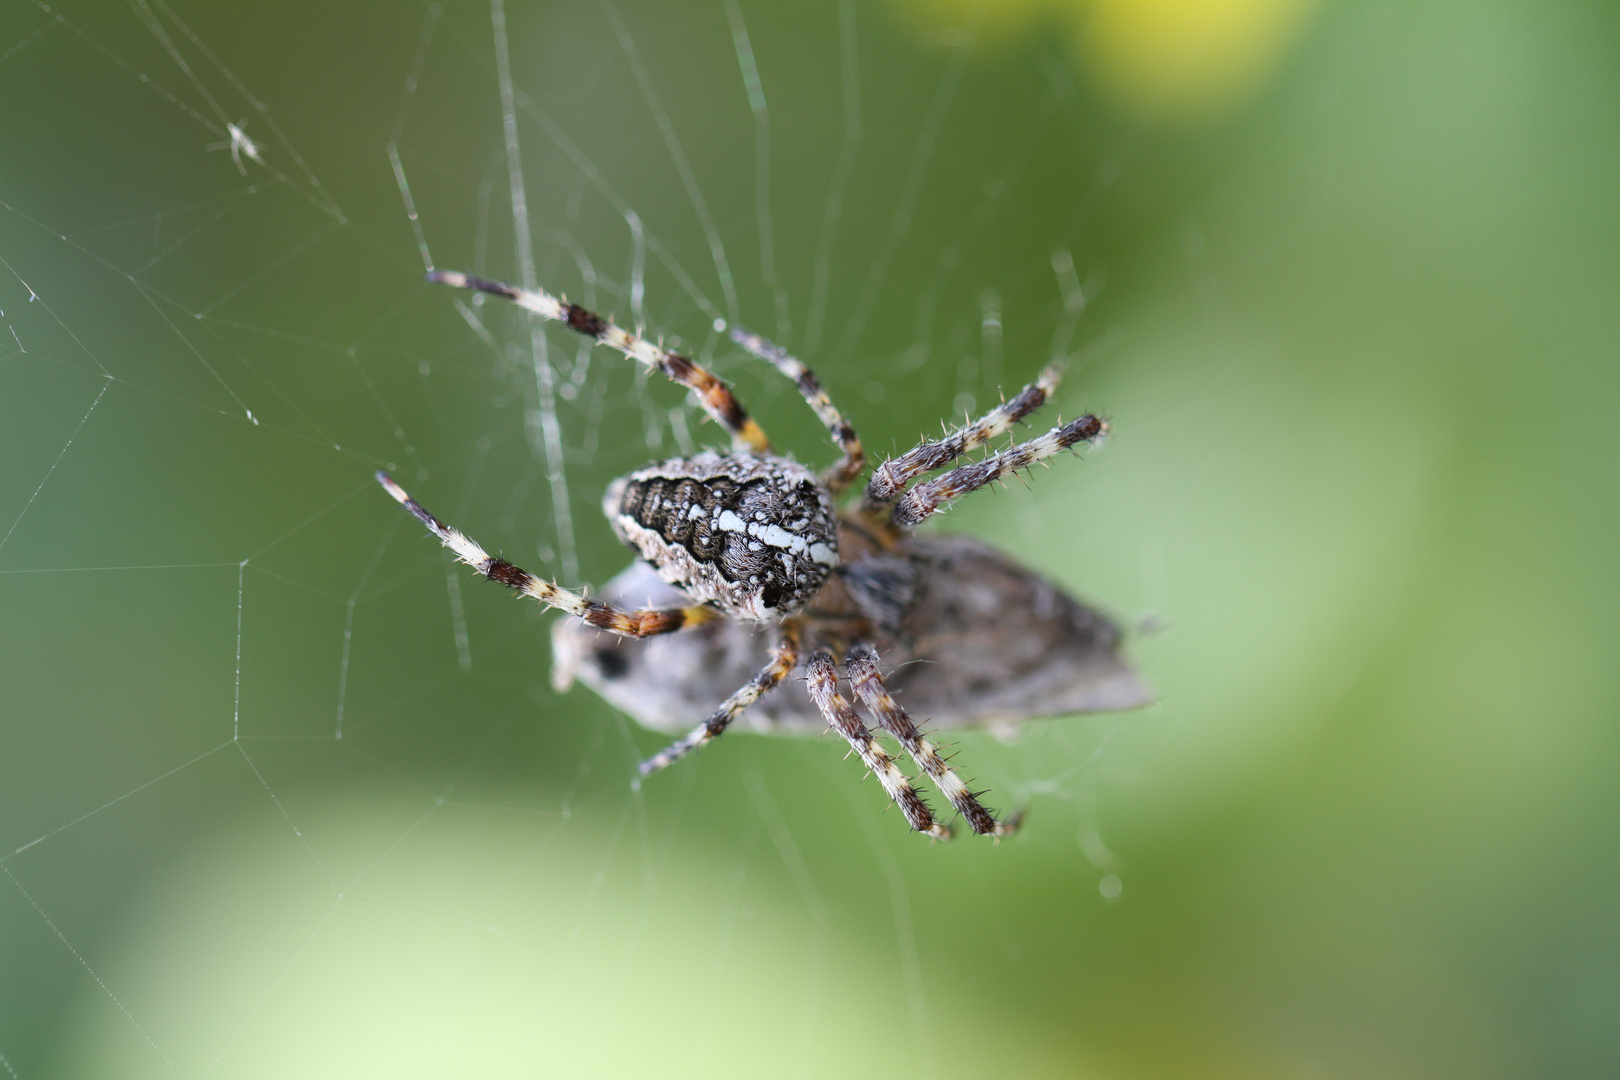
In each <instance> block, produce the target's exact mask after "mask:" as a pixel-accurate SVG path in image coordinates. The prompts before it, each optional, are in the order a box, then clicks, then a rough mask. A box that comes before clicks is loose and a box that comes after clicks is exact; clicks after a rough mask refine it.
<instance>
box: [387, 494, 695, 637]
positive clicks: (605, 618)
mask: <svg viewBox="0 0 1620 1080" xmlns="http://www.w3.org/2000/svg"><path fill="white" fill-rule="evenodd" d="M377 482H378V483H379V484H381V485H382V486H383V489H384V490H385V491H387V492H388V494H390V495H392V496H393V497H394V499H395V500H396V501H398V502H399V504H400V505H401V506H403V507H404V508H405V509H407V510H409V511H410V512H411V513H412V514H414V515H415V516H416V519H417V520H418V521H420V522H421V523H422V524H423V525H426V526H427V527H428V530H429V531H430V532H432V533H433V535H434V536H437V537H438V538H439V542H440V543H442V544H443V545H444V546H445V547H447V548H449V549H450V550H451V551H453V552H455V554H456V558H457V559H459V560H461V561H462V562H464V563H466V564H467V565H468V566H470V567H472V568H473V569H474V570H476V571H478V572H479V573H480V574H483V575H484V576H485V577H487V578H489V580H491V581H493V582H495V583H497V584H499V585H505V586H506V587H507V588H510V589H516V590H517V591H518V592H520V593H523V594H524V595H526V596H532V597H534V598H535V599H536V600H538V601H540V602H541V603H542V604H545V605H547V606H548V607H554V608H558V609H560V610H562V611H566V612H567V613H568V614H570V615H577V616H579V617H580V618H581V619H584V620H585V621H586V622H587V623H589V624H590V625H592V626H594V627H596V628H598V629H600V630H607V631H610V632H611V633H615V634H619V635H621V636H623V637H649V636H651V635H653V634H668V633H670V632H672V631H675V630H685V629H687V628H688V627H692V626H699V625H701V624H703V623H706V622H708V621H709V620H710V619H712V618H714V617H715V612H714V610H713V609H711V608H707V607H703V606H701V605H700V606H695V607H685V608H663V609H657V610H646V611H626V610H624V609H623V608H620V607H615V606H614V605H612V604H607V603H603V602H602V601H600V600H591V599H588V598H587V597H585V596H584V595H583V594H581V593H577V592H572V591H570V590H568V589H564V588H562V587H561V586H559V585H557V584H555V583H554V582H550V581H542V580H541V579H539V578H537V577H535V576H534V575H533V574H531V573H529V572H528V571H527V570H524V569H522V568H521V567H517V566H513V565H512V564H511V563H509V562H507V561H506V560H505V559H503V558H501V557H499V556H498V555H491V554H489V553H488V552H487V551H485V550H484V549H483V548H482V547H480V546H479V545H478V542H477V541H475V540H473V539H471V538H470V537H468V536H466V535H465V534H463V533H462V532H460V531H459V530H456V529H452V528H451V527H450V526H448V525H446V524H444V522H442V521H440V520H439V519H438V518H436V517H434V516H433V515H432V514H430V513H428V512H427V511H426V510H424V509H423V508H422V504H421V503H419V502H417V501H416V500H415V499H413V498H411V497H410V496H409V495H407V494H405V489H404V488H402V487H400V486H399V485H398V484H396V483H394V480H393V478H392V477H391V476H389V475H388V474H387V473H384V472H379V473H378V474H377Z"/></svg>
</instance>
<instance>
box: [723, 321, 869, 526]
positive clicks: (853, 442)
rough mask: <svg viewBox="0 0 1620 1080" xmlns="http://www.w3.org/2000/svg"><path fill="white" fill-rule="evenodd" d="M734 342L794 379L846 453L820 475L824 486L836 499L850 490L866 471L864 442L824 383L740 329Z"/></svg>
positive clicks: (777, 348)
mask: <svg viewBox="0 0 1620 1080" xmlns="http://www.w3.org/2000/svg"><path fill="white" fill-rule="evenodd" d="M731 340H732V341H735V342H736V343H737V344H738V345H741V346H742V347H743V348H744V349H747V350H748V351H749V352H750V353H752V354H753V355H755V356H757V357H759V358H760V359H761V360H763V361H765V362H766V363H768V364H770V365H771V366H772V367H774V368H776V370H777V371H780V372H781V373H782V374H784V375H786V376H787V377H788V378H790V379H792V380H793V382H794V385H796V386H797V387H798V388H799V393H801V394H803V395H804V400H805V401H806V402H808V403H809V405H810V408H811V409H812V410H814V412H815V414H816V416H817V417H819V418H820V420H821V422H822V423H823V424H825V425H827V432H828V434H830V435H831V436H832V439H833V442H835V443H837V444H838V447H839V449H841V450H843V452H844V456H843V457H842V458H840V459H839V460H838V461H836V462H834V463H833V464H832V465H829V466H828V467H827V469H826V470H825V471H824V472H823V473H822V474H821V482H822V484H823V485H824V486H825V487H826V488H827V490H828V491H830V492H832V494H833V495H834V496H835V497H836V496H837V495H838V494H839V493H840V492H842V491H843V490H844V489H845V488H847V487H849V485H850V482H851V481H852V480H854V479H855V478H856V477H857V476H859V475H860V474H861V470H862V469H864V468H866V451H865V450H863V449H862V448H861V440H860V437H859V436H857V435H856V434H855V428H854V427H853V426H851V424H850V422H849V421H848V420H845V419H844V415H843V414H842V413H840V412H839V411H838V407H837V406H836V405H834V404H833V403H832V399H831V398H830V397H828V396H827V391H825V390H823V389H822V388H821V382H820V381H819V380H818V379H817V378H816V376H815V374H814V373H813V372H811V370H810V369H809V368H807V367H805V366H804V365H803V364H802V363H800V362H799V361H798V360H797V359H796V358H794V357H792V356H789V355H788V353H787V350H786V349H783V348H782V347H781V346H780V345H775V344H772V343H771V342H769V341H767V340H765V339H764V338H762V337H760V336H759V335H758V334H755V333H751V332H749V331H747V330H744V329H742V328H741V327H734V328H733V329H732V331H731Z"/></svg>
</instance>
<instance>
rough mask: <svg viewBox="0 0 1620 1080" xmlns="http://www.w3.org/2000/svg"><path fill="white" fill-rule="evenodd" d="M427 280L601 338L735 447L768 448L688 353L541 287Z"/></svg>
mask: <svg viewBox="0 0 1620 1080" xmlns="http://www.w3.org/2000/svg"><path fill="white" fill-rule="evenodd" d="M427 279H428V281H430V282H433V283H434V284H436V285H450V286H452V287H454V288H457V289H471V290H473V291H474V292H481V293H488V294H489V295H491V296H499V297H501V298H502V299H504V300H510V301H512V302H513V303H514V304H516V305H517V306H518V307H521V308H523V309H525V310H527V311H532V312H534V313H535V314H536V315H539V316H540V317H541V318H542V319H550V320H552V321H554V322H560V323H562V324H563V325H564V326H566V327H568V329H570V330H572V331H574V333H576V334H582V335H584V336H585V337H588V338H590V339H592V340H593V341H599V342H601V343H602V344H603V345H606V346H607V347H608V348H610V349H615V350H617V351H618V352H621V353H623V354H624V355H625V356H628V357H630V358H631V359H632V360H638V361H640V362H641V363H643V364H646V365H647V366H648V367H650V368H657V369H658V370H659V371H662V372H663V373H664V374H665V375H667V376H668V377H669V379H670V381H671V382H675V383H679V384H680V385H681V386H684V387H686V388H687V389H689V390H691V391H692V392H693V393H695V394H697V396H698V400H699V401H700V402H702V403H703V409H704V411H705V412H707V413H708V414H709V415H710V416H711V417H713V418H714V420H715V421H716V422H717V423H719V424H720V425H721V426H723V427H724V428H725V429H726V430H727V431H729V432H731V438H732V442H733V443H734V444H735V446H736V448H737V450H739V451H741V452H744V453H753V454H768V453H770V452H771V444H770V440H768V439H767V438H765V432H764V431H762V430H760V426H759V424H757V423H756V422H755V421H754V418H753V417H751V416H749V415H748V410H746V409H744V408H743V407H742V403H741V402H740V401H738V400H737V395H735V394H733V393H732V392H731V387H729V386H727V385H726V384H725V383H724V382H723V381H722V380H721V379H720V378H719V377H718V376H716V375H715V374H714V373H713V372H711V371H709V370H708V369H707V368H704V367H701V366H699V365H698V364H695V363H693V362H692V359H691V357H688V356H682V355H681V354H680V353H677V352H672V351H670V350H669V349H666V348H664V347H663V346H662V345H656V344H654V343H653V342H651V341H648V340H647V339H646V338H644V337H639V336H637V335H636V334H632V333H631V332H630V331H628V330H626V329H624V328H623V327H621V326H615V325H613V323H612V321H611V320H608V319H604V318H602V316H600V315H598V314H597V313H596V312H594V311H588V310H586V309H585V308H582V307H580V306H579V305H578V304H570V303H569V302H568V301H566V300H564V299H562V298H561V297H556V296H552V295H551V294H550V293H548V292H546V291H545V290H544V289H533V290H531V289H519V288H517V287H516V286H515V285H508V284H506V283H505V282H504V281H491V280H490V279H488V278H481V277H477V276H476V275H473V274H463V273H461V272H459V271H456V270H429V271H428V275H427Z"/></svg>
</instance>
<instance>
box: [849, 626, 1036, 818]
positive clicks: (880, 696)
mask: <svg viewBox="0 0 1620 1080" xmlns="http://www.w3.org/2000/svg"><path fill="white" fill-rule="evenodd" d="M877 660H878V657H877V652H876V651H875V650H874V649H873V648H872V647H871V646H870V645H857V646H855V648H853V649H851V650H850V653H849V684H850V686H851V687H853V688H854V690H855V696H856V697H858V698H860V699H861V704H862V705H865V706H866V707H867V709H868V710H870V711H871V713H872V715H873V716H876V717H877V720H878V723H880V724H882V725H883V729H884V730H885V731H887V732H888V733H889V734H891V735H893V736H894V737H895V738H896V739H899V740H900V745H901V746H904V747H905V748H906V753H908V754H910V755H911V760H913V761H915V762H916V763H917V767H918V768H919V769H921V770H922V771H923V772H925V773H927V774H928V775H929V777H930V778H931V779H932V780H933V781H934V783H935V785H936V786H937V787H938V788H939V790H940V793H941V794H942V795H944V796H945V798H947V799H949V800H950V803H951V805H952V806H954V807H956V812H957V813H959V814H961V815H962V817H963V818H965V819H966V820H967V823H968V827H969V828H971V829H972V830H973V831H974V832H976V833H978V834H979V835H980V836H993V837H995V838H996V839H998V840H999V839H1000V838H1001V837H1003V836H1011V835H1012V834H1013V832H1014V831H1015V830H1016V829H1017V828H1018V823H1019V821H1020V820H1021V815H1018V814H1013V815H1010V816H1008V817H1007V819H1006V820H1004V821H997V820H996V816H995V815H994V814H992V813H991V812H990V811H989V810H987V809H985V806H984V804H983V803H981V802H980V801H979V798H978V797H979V796H980V795H982V794H983V792H975V791H970V790H969V789H968V786H967V785H966V784H965V783H963V782H962V778H961V777H960V776H957V775H956V773H955V772H954V771H952V769H951V767H950V766H949V765H947V764H945V759H944V758H943V757H941V756H940V753H939V748H938V747H936V746H935V745H934V744H933V743H932V742H931V741H929V740H928V739H926V738H924V737H923V734H922V732H921V731H919V730H917V725H916V724H914V723H913V722H912V720H911V717H910V715H908V714H907V713H906V710H905V709H903V708H902V707H901V706H900V703H899V702H898V701H896V700H894V698H893V697H892V696H890V694H889V691H888V690H887V689H886V688H885V687H884V685H883V675H882V673H881V672H880V671H879V670H878V664H877Z"/></svg>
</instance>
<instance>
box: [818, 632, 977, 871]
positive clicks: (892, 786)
mask: <svg viewBox="0 0 1620 1080" xmlns="http://www.w3.org/2000/svg"><path fill="white" fill-rule="evenodd" d="M805 676H806V677H805V685H806V688H807V689H808V690H809V691H810V700H812V701H814V702H815V703H816V708H818V709H820V710H821V715H822V716H825V717H826V718H827V723H828V724H830V725H831V726H832V728H833V730H834V731H836V732H838V734H840V735H842V736H843V737H844V738H845V739H846V740H847V741H848V742H849V745H850V746H852V747H854V749H855V752H856V753H857V754H859V755H860V758H861V760H862V761H864V762H865V763H866V767H867V769H869V770H870V771H871V772H872V773H873V775H875V776H876V777H877V778H878V782H879V783H881V784H882V785H883V790H885V791H887V792H888V793H889V798H891V799H893V800H894V804H895V805H896V806H898V807H899V808H900V812H901V813H902V814H904V815H905V816H906V822H907V824H909V825H910V826H911V827H912V828H913V829H915V830H917V831H918V832H920V833H927V834H928V835H929V836H932V837H933V838H934V839H936V840H949V839H950V838H951V830H950V829H949V828H948V827H946V826H945V825H942V824H940V823H939V822H937V821H935V820H934V815H933V813H932V811H930V810H929V809H928V804H927V803H926V802H924V801H923V798H922V796H921V795H919V794H917V789H916V788H914V787H912V786H911V781H910V780H908V779H907V778H906V774H905V773H903V772H901V771H900V767H899V766H898V765H896V764H895V763H894V758H892V757H890V756H889V752H888V751H887V750H885V749H883V747H881V746H879V745H878V743H877V740H875V739H873V738H872V733H871V732H870V731H868V730H867V728H866V725H865V724H863V723H861V718H860V716H859V714H857V713H856V712H855V709H854V707H853V706H851V705H850V703H849V702H848V701H846V700H845V699H844V696H843V695H842V694H840V693H839V692H838V665H837V663H836V662H834V660H833V656H832V653H830V652H828V651H827V650H826V649H818V650H817V651H816V652H815V653H813V654H812V655H811V657H810V660H809V662H808V663H806V664H805Z"/></svg>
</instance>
